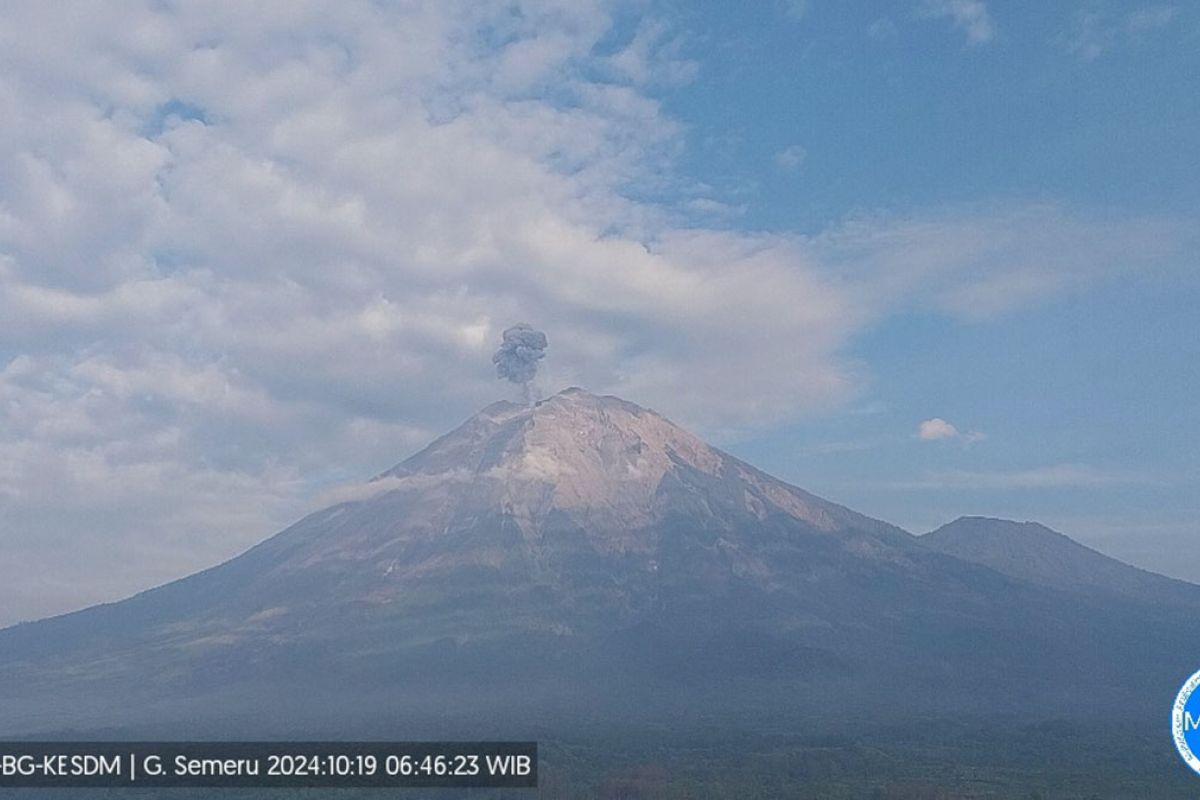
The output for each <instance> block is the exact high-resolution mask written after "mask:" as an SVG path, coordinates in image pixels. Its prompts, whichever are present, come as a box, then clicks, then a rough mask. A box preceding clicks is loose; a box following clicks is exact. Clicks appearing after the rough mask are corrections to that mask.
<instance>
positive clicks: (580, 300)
mask: <svg viewBox="0 0 1200 800" xmlns="http://www.w3.org/2000/svg"><path fill="white" fill-rule="evenodd" d="M610 12H611V9H609V8H608V6H607V5H606V4H605V3H604V2H600V0H582V1H580V0H571V2H566V0H522V1H521V2H518V3H516V4H513V3H510V2H499V0H496V2H491V1H490V0H485V2H466V0H461V1H459V0H439V2H414V3H406V4H403V5H400V6H397V5H391V4H378V3H373V2H369V1H368V0H344V1H343V2H338V3H333V2H331V1H323V0H313V2H308V3H292V2H282V0H259V2H254V3H245V4H220V5H217V6H206V7H204V8H200V7H194V6H189V5H187V4H183V5H171V4H162V3H158V2H151V0H145V2H132V3H125V4H119V5H98V4H97V5H83V6H80V7H79V8H77V9H75V11H73V13H71V14H69V15H64V14H60V13H56V12H54V11H53V10H52V9H51V8H50V7H49V6H47V5H46V4H42V3H34V2H14V3H7V4H5V5H4V7H3V10H2V11H0V42H3V44H4V46H3V47H0V519H3V520H4V525H5V531H4V535H5V547H6V550H5V552H6V556H5V559H4V561H3V563H0V587H2V588H0V608H3V609H4V611H3V612H0V623H3V622H5V621H11V620H12V619H13V618H16V617H22V616H32V615H36V614H42V613H48V612H51V611H59V610H64V609H66V608H68V607H71V606H75V605H80V604H84V603H89V602H94V601H97V600H104V599H112V598H113V597H115V596H117V595H119V594H122V593H127V592H131V591H134V590H137V589H140V588H144V587H145V586H146V585H147V584H149V583H151V582H154V581H159V580H162V579H164V578H166V577H170V576H173V575H178V574H181V573H184V572H187V571H188V570H191V569H195V568H199V567H202V566H206V565H208V564H210V563H212V562H213V561H215V560H218V559H220V558H223V557H226V556H230V555H233V554H234V553H236V552H237V551H238V550H240V549H242V548H244V547H246V546H247V545H249V544H251V543H253V542H254V541H256V540H258V539H260V538H262V537H263V536H265V535H267V534H269V533H271V532H272V531H273V530H276V529H278V528H279V527H281V526H282V525H283V524H285V523H287V522H289V521H291V520H292V519H294V518H295V516H297V515H298V514H299V513H300V512H301V511H302V510H304V509H305V508H306V507H307V504H308V503H309V502H310V501H311V498H313V497H316V496H319V495H320V493H321V492H322V491H324V490H326V489H327V488H328V487H329V486H335V485H341V484H346V483H352V482H353V481H355V480H358V479H361V478H362V476H364V475H370V474H375V473H377V472H378V471H381V470H382V469H384V468H386V467H388V466H390V465H391V464H392V463H394V462H396V461H399V460H400V459H401V458H402V457H404V456H405V455H407V454H408V453H409V452H410V451H411V450H412V449H413V448H414V447H416V446H418V445H420V444H423V443H424V442H425V441H426V440H427V439H428V438H429V437H431V436H432V435H434V434H435V433H437V432H440V431H442V430H444V429H445V428H446V427H448V426H449V425H451V424H453V423H455V422H457V421H458V420H460V419H461V418H462V417H464V416H466V415H467V414H469V413H471V412H472V411H474V410H475V409H477V408H478V407H480V406H482V405H484V404H485V403H486V402H489V401H490V400H493V399H495V398H496V396H497V395H499V394H501V393H502V392H503V391H504V387H503V386H502V385H500V384H498V383H497V382H496V381H495V378H494V375H493V373H492V366H491V363H490V361H489V356H490V353H491V351H492V349H493V348H494V346H495V344H496V341H497V339H498V336H499V332H500V331H501V330H502V329H503V328H504V327H506V326H507V325H509V324H511V323H512V322H514V321H518V320H527V321H529V322H532V323H535V324H537V325H538V326H539V327H541V328H543V329H544V330H546V331H548V332H549V334H550V338H551V345H550V356H549V358H548V360H547V362H546V369H545V372H544V376H543V385H544V386H545V387H546V388H547V389H555V388H558V387H560V386H564V385H568V384H581V385H585V386H588V387H589V388H592V389H594V390H597V391H606V392H615V393H618V394H622V395H625V396H628V397H629V398H630V399H633V400H636V401H638V402H642V403H645V404H647V405H651V406H654V407H657V408H658V409H660V410H661V411H663V412H665V413H668V414H670V415H671V416H673V417H676V418H678V419H680V420H681V421H683V422H686V423H688V424H692V425H696V426H699V427H700V428H701V429H702V430H703V431H704V432H706V433H709V434H712V433H714V432H716V433H719V432H721V431H728V430H743V429H746V428H758V427H762V426H766V425H772V424H775V423H778V422H780V421H783V420H789V419H793V418H795V417H797V416H798V415H801V414H804V413H808V412H811V411H813V410H814V409H820V408H827V407H830V406H832V405H835V404H839V403H843V402H845V401H847V400H850V399H853V398H854V397H855V395H856V392H857V391H858V390H859V388H860V387H861V385H862V382H863V375H862V368H861V367H860V366H859V365H858V364H857V363H856V362H855V361H854V360H853V359H851V358H849V357H848V356H847V355H846V351H847V348H848V345H849V344H850V343H851V342H852V341H853V340H854V337H856V336H857V335H859V334H860V333H862V332H863V331H866V330H868V329H870V328H871V327H872V326H874V325H876V324H878V323H879V322H880V321H881V320H883V319H885V318H887V317H888V316H889V315H891V314H895V313H898V312H903V311H906V310H910V309H914V308H917V309H933V310H935V311H938V312H943V313H947V314H951V315H954V316H957V317H961V318H965V319H983V318H988V317H992V316H996V315H999V314H1003V313H1006V312H1008V311H1010V310H1012V309H1014V308H1024V307H1027V306H1028V305H1029V304H1031V303H1035V302H1040V301H1043V300H1044V299H1045V298H1046V297H1047V296H1050V295H1053V294H1055V293H1059V292H1065V291H1070V290H1072V289H1075V288H1077V287H1079V286H1085V285H1087V284H1088V283H1089V282H1092V281H1095V280H1100V279H1103V278H1104V277H1105V276H1109V275H1116V274H1123V273H1124V272H1126V271H1135V270H1139V271H1144V270H1147V269H1152V268H1155V267H1157V266H1159V265H1160V264H1161V263H1163V261H1164V260H1169V259H1170V258H1172V257H1173V256H1174V255H1175V254H1177V253H1179V252H1186V251H1187V249H1188V247H1189V246H1190V239H1189V237H1190V236H1191V235H1192V234H1193V230H1192V228H1191V227H1188V226H1187V225H1184V224H1181V223H1175V222H1171V221H1162V220H1153V219H1149V220H1109V219H1103V220H1100V219H1093V218H1089V217H1087V216H1084V215H1079V214H1076V213H1073V212H1071V211H1070V210H1069V209H1065V208H1061V207H1057V206H1045V205H1042V206H1036V207H1027V206H1018V207H1005V208H991V209H974V210H969V211H960V212H938V213H930V214H927V215H918V216H911V217H908V218H901V219H897V218H888V217H882V216H880V217H863V218H858V219H855V220H851V221H848V222H846V223H845V224H843V225H839V226H837V227H835V228H833V229H831V230H828V231H826V232H824V233H821V234H819V235H816V236H808V237H806V236H799V235H787V234H770V233H739V232H737V231H734V230H730V229H728V228H723V227H705V225H703V224H701V223H700V222H697V216H695V215H689V209H691V210H694V211H695V214H705V215H707V217H703V216H702V217H700V219H701V220H703V219H705V218H711V216H712V214H713V213H714V210H719V209H714V207H712V206H711V202H712V198H710V197H707V193H706V192H704V191H699V190H693V189H692V188H690V184H688V183H687V182H686V181H684V180H682V179H680V178H678V177H676V176H674V174H673V173H672V170H671V166H672V160H673V158H674V157H675V156H676V155H677V153H678V151H679V148H680V147H681V146H682V144H681V143H682V142H684V141H685V136H684V133H685V130H684V128H683V126H682V125H681V124H680V123H679V122H677V121H676V120H673V119H671V118H670V117H669V116H667V115H666V114H665V113H664V112H663V111H662V109H661V107H660V105H659V104H658V102H657V101H656V100H655V99H654V97H653V95H652V94H651V93H650V91H649V89H647V88H646V87H647V86H651V87H652V86H658V85H662V84H663V83H669V82H671V81H675V80H682V79H686V78H687V72H688V70H689V69H690V68H689V67H687V66H686V63H684V64H683V65H682V66H681V62H682V61H683V60H682V59H680V57H679V52H678V48H677V47H676V45H675V44H674V43H675V42H677V39H676V38H674V37H672V35H671V33H670V32H669V31H667V30H664V29H663V28H661V27H654V26H650V27H643V28H640V29H639V30H638V32H637V33H636V34H635V35H634V36H633V38H632V40H631V41H630V42H629V44H628V45H627V47H626V48H624V49H620V50H618V55H617V56H615V57H614V56H612V55H611V54H609V55H598V54H597V44H598V43H600V42H601V41H603V40H604V39H605V37H606V36H608V35H609V34H610V33H611V30H612V24H613V23H612V14H611V13H610ZM646 196H655V197H663V196H665V197H670V198H674V199H673V200H672V201H671V202H663V203H652V202H647V201H639V200H635V199H631V198H635V197H646ZM706 201H707V202H706ZM734 212H736V209H733V210H732V211H731V213H734ZM64 496H66V497H68V500H69V502H67V501H64V500H63V498H64ZM67 543H69V546H68V544H67ZM47 586H52V587H53V588H52V589H46V590H45V591H43V589H44V588H45V587H47ZM37 598H41V600H38V599H37Z"/></svg>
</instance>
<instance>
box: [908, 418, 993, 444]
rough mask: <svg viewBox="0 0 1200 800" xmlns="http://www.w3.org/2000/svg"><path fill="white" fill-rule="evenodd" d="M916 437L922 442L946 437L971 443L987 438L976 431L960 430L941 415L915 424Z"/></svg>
mask: <svg viewBox="0 0 1200 800" xmlns="http://www.w3.org/2000/svg"><path fill="white" fill-rule="evenodd" d="M917 438H918V439H920V440H921V441H924V442H938V441H944V440H947V439H953V440H955V441H960V442H964V443H966V444H971V443H973V442H979V441H982V440H984V439H986V438H987V436H986V435H985V434H982V433H979V432H978V431H960V430H959V429H958V428H957V427H955V426H954V425H953V424H952V423H949V422H947V421H946V420H944V419H942V418H941V417H934V418H933V419H927V420H925V421H924V422H922V423H921V424H919V425H918V426H917Z"/></svg>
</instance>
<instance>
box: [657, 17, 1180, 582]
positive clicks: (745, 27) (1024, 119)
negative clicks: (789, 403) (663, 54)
mask: <svg viewBox="0 0 1200 800" xmlns="http://www.w3.org/2000/svg"><path fill="white" fill-rule="evenodd" d="M960 5H962V6H970V5H972V4H960ZM976 5H977V6H978V7H982V8H986V16H987V19H988V21H989V22H988V27H987V31H988V33H987V35H986V36H981V37H980V38H979V39H978V40H976V41H972V40H971V39H970V37H969V36H968V35H967V34H966V32H965V31H964V30H962V29H961V28H955V25H954V16H953V13H951V10H952V8H953V7H954V4H943V6H944V8H942V9H941V10H943V11H945V12H946V15H942V16H936V15H935V14H934V12H936V11H937V10H939V8H940V7H939V6H937V5H927V6H925V7H922V6H919V5H908V6H905V5H903V4H894V3H854V4H847V3H822V2H819V0H813V2H808V3H803V4H800V5H789V4H779V5H776V6H775V7H774V8H771V7H770V6H769V5H767V4H764V5H763V6H762V7H759V8H757V9H756V10H754V11H746V10H745V9H744V8H743V9H738V10H737V11H733V10H732V9H731V8H730V6H729V5H728V4H724V3H698V4H677V5H675V6H673V7H672V11H674V12H676V13H678V14H679V15H680V18H681V19H684V20H686V23H684V24H685V25H686V30H687V33H686V34H683V41H685V42H686V43H687V45H685V50H687V51H688V52H694V53H695V54H696V57H697V59H698V60H699V62H700V65H701V66H700V69H699V71H698V78H697V80H695V81H693V82H691V83H689V84H688V85H686V86H683V87H680V88H679V89H678V90H676V91H673V92H669V93H668V94H667V96H666V101H665V105H666V107H667V108H668V109H670V110H671V111H672V112H674V113H675V114H677V115H678V116H679V117H680V118H682V119H685V120H686V121H687V122H688V125H689V136H688V149H687V153H686V154H685V156H684V157H683V159H682V162H683V163H684V164H685V165H686V169H687V171H688V174H689V175H691V176H693V177H695V178H696V179H697V180H700V181H703V182H705V183H706V184H709V185H711V186H713V187H714V188H715V189H717V190H718V191H719V192H720V193H721V194H722V195H723V196H724V198H726V199H727V200H728V202H731V203H734V204H737V205H738V206H739V208H740V212H741V213H739V214H737V215H736V217H735V219H734V221H732V222H731V223H730V224H732V225H738V226H742V225H744V226H749V227H754V228H764V229H772V230H794V231H797V232H801V233H807V234H819V233H820V232H821V231H823V230H826V229H828V228H829V227H830V226H834V225H837V224H838V223H839V222H841V221H843V220H845V219H846V218H848V217H854V216H856V215H864V214H865V215H871V214H879V213H883V214H904V213H906V212H910V211H912V210H914V209H917V210H928V209H937V208H948V207H964V206H965V207H979V206H984V207H986V206H989V205H992V206H996V205H1003V204H1007V203H1013V202H1020V201H1022V200H1025V201H1028V200H1043V201H1053V202H1056V203H1061V204H1065V205H1069V206H1070V207H1072V208H1074V209H1081V210H1085V213H1088V214H1094V215H1097V216H1099V217H1106V216H1107V217H1113V218H1123V217H1129V216H1162V217H1179V218H1188V217H1192V218H1194V217H1195V216H1196V214H1197V211H1198V210H1200V136H1198V135H1197V133H1196V131H1197V130H1198V127H1200V95H1198V94H1197V92H1196V90H1195V82H1194V80H1193V76H1195V75H1196V74H1200V47H1197V45H1198V44H1200V18H1197V17H1196V14H1195V10H1194V9H1190V8H1186V7H1183V6H1170V5H1153V4H1144V3H1092V4H1070V3H1060V4H1053V5H1052V6H1049V7H1047V6H1046V4H1044V3H1005V4H995V3H993V4H988V5H987V6H985V5H984V4H982V3H981V4H976ZM797 9H800V12H801V13H798V14H797V13H796V10H797ZM692 48H694V49H692ZM789 152H791V153H793V154H795V156H796V157H795V158H791V159H789V158H788V156H787V154H788V153H789ZM794 162H798V163H794ZM1195 252H1196V251H1195V250H1194V249H1192V250H1188V251H1184V252H1182V253H1180V254H1179V256H1178V258H1177V259H1173V262H1174V263H1173V264H1170V265H1169V266H1168V268H1167V269H1166V270H1164V271H1163V272H1161V273H1151V274H1136V273H1135V274H1130V275H1126V276H1123V277H1121V278H1120V279H1116V280H1112V281H1107V282H1103V283H1100V284H1099V285H1092V286H1087V287H1085V288H1083V289H1081V290H1080V291H1079V292H1077V293H1072V294H1070V295H1068V296H1052V297H1048V298H1036V299H1034V300H1033V301H1032V302H1030V303H1029V304H1028V307H1024V308H1020V309H1015V310H1014V311H1013V312H1012V313H1010V314H1008V315H1006V316H1004V317H1003V318H1002V319H988V320H982V321H967V322H963V321H960V320H954V319H951V318H947V317H946V316H944V315H941V314H937V313H927V312H912V313H903V314H898V315H896V316H894V317H892V318H890V319H889V320H887V321H886V322H885V323H883V324H881V325H879V326H878V327H876V328H874V329H873V330H871V331H869V332H867V333H865V334H863V335H861V336H859V337H857V338H856V340H855V341H854V342H853V343H852V345H851V346H850V348H849V352H850V354H851V355H852V357H853V358H855V359H857V360H859V361H860V362H861V364H862V365H863V368H864V370H865V371H866V372H867V373H868V375H869V379H868V381H867V388H866V389H865V390H864V391H863V393H862V395H861V396H860V397H859V398H858V399H857V400H856V401H855V402H853V403H849V404H847V405H846V406H844V407H842V408H840V409H838V411H837V412H836V413H834V414H832V415H820V416H817V417H815V418H813V419H810V420H806V421H805V422H804V423H802V424H798V425H794V426H785V427H782V428H780V429H775V430H771V431H768V432H766V433H765V434H762V435H759V436H755V437H751V438H747V439H745V440H742V441H739V442H736V443H734V444H732V445H731V449H733V450H735V451H736V452H738V453H739V454H740V455H743V456H745V457H747V458H749V459H752V460H755V461H757V462H758V463H762V464H764V465H766V466H768V467H769V468H771V469H773V470H775V471H776V472H778V473H779V474H782V475H785V476H787V477H789V478H791V479H793V480H795V481H796V482H798V483H800V484H801V485H804V486H807V487H809V488H811V489H814V490H817V491H823V492H824V493H825V494H827V495H829V496H833V497H837V498H839V499H841V500H843V501H844V502H846V503H848V504H850V505H853V506H855V507H857V508H860V509H865V510H869V511H871V512H873V513H875V514H877V515H879V516H882V517H884V518H887V519H891V520H896V521H899V522H901V523H903V524H906V525H907V526H909V527H910V528H911V529H913V530H915V531H918V532H919V531H924V530H928V529H931V528H932V527H935V526H936V525H938V524H941V523H943V522H945V521H948V520H949V519H952V518H954V517H955V516H957V515H959V514H970V513H977V514H993V515H1000V516H1010V517H1019V518H1022V519H1024V518H1031V519H1040V520H1046V521H1049V522H1052V523H1054V524H1056V525H1058V526H1059V527H1060V528H1061V529H1063V530H1067V531H1069V532H1070V533H1071V534H1073V535H1075V536H1076V537H1077V538H1080V539H1083V540H1085V541H1089V542H1091V543H1093V544H1095V545H1096V546H1099V547H1102V548H1103V549H1104V550H1106V551H1107V552H1110V553H1114V554H1117V555H1119V556H1121V557H1124V558H1127V559H1129V560H1131V561H1134V562H1136V563H1141V564H1144V565H1146V566H1148V567H1151V568H1154V569H1158V570H1162V571H1167V572H1170V573H1171V574H1175V575H1179V576H1181V577H1191V578H1195V577H1196V575H1197V574H1200V553H1197V552H1196V551H1195V550H1193V549H1192V545H1191V540H1192V539H1193V538H1196V537H1197V534H1200V530H1197V527H1196V525H1197V523H1196V520H1197V518H1198V516H1200V514H1198V512H1200V502H1198V501H1197V500H1196V497H1197V496H1200V495H1198V493H1197V491H1196V490H1197V482H1198V481H1200V456H1197V450H1196V447H1195V442H1196V432H1197V431H1198V430H1200V412H1198V411H1197V408H1198V406H1197V404H1196V402H1195V401H1194V398H1196V397H1197V395H1198V393H1200V336H1198V335H1197V334H1198V333H1200V331H1198V330H1197V328H1198V320H1200V317H1198V315H1197V308H1198V302H1200V282H1198V281H1197V269H1196V266H1197V264H1196V254H1195ZM934 412H936V413H937V414H938V415H939V416H941V417H945V418H947V419H949V420H952V421H953V422H954V423H955V424H956V425H961V426H964V427H965V428H966V429H969V430H978V431H980V432H984V433H986V438H982V439H981V440H980V441H977V442H965V441H959V440H953V441H939V442H925V441H921V440H920V439H918V438H917V437H916V436H915V435H913V434H914V432H915V428H914V426H913V420H917V419H924V418H926V417H928V416H929V415H930V414H931V413H934ZM910 429H912V430H910ZM798 453H799V454H800V455H797V454H798ZM1181 551H1182V552H1183V553H1187V554H1188V555H1187V556H1186V557H1184V558H1180V554H1181Z"/></svg>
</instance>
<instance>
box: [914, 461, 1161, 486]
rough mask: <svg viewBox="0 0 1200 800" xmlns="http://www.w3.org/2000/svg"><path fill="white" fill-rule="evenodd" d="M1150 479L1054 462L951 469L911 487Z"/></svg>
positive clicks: (1108, 482)
mask: <svg viewBox="0 0 1200 800" xmlns="http://www.w3.org/2000/svg"><path fill="white" fill-rule="evenodd" d="M1148 482H1151V481H1150V480H1149V479H1148V478H1147V477H1146V476H1144V475H1138V474H1131V473H1120V472H1112V471H1108V470H1103V469H1099V468H1097V467H1093V466H1090V465H1087V464H1053V465H1050V466H1044V467H1033V468H1031V469H1023V470H1013V471H996V472H972V471H967V470H951V471H947V472H936V473H933V474H931V475H929V476H928V477H927V478H925V479H923V480H920V481H916V482H913V483H906V484H901V485H900V488H909V489H965V490H999V491H1007V490H1018V489H1058V488H1072V487H1073V488H1101V487H1106V486H1114V485H1120V484H1130V483H1148Z"/></svg>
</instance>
